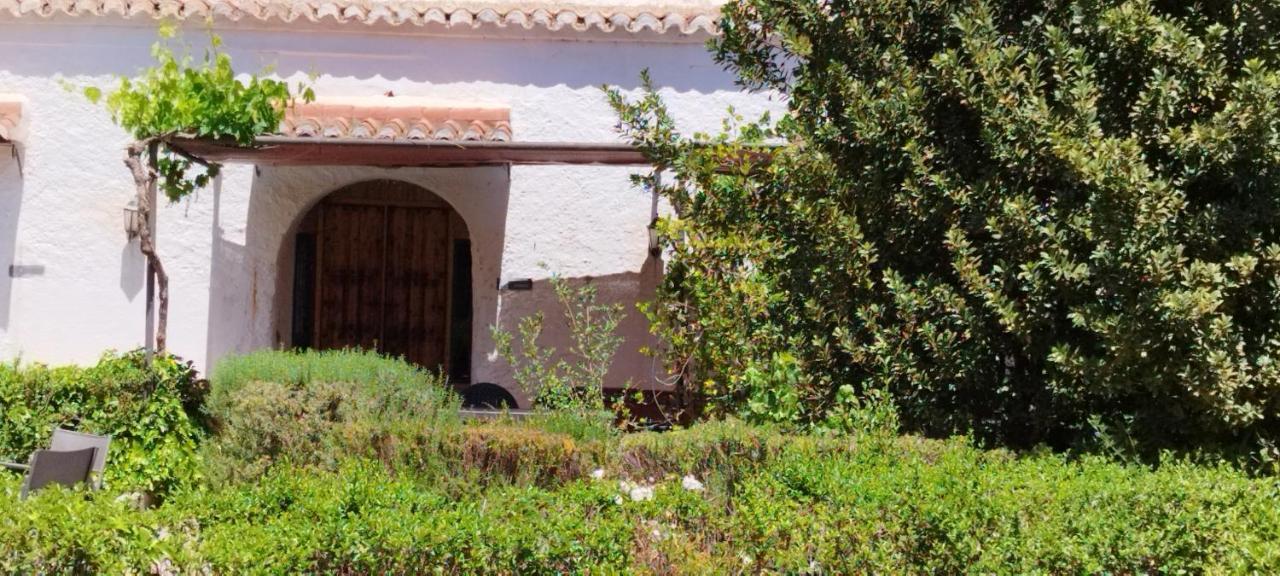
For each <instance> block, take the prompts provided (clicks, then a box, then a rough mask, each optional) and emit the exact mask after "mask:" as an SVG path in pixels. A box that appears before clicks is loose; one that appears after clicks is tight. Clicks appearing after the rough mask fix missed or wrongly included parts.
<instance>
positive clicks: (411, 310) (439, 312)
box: [315, 203, 449, 370]
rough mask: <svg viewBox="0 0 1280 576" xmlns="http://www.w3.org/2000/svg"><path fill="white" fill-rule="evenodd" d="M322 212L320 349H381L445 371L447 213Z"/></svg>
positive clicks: (332, 208)
mask: <svg viewBox="0 0 1280 576" xmlns="http://www.w3.org/2000/svg"><path fill="white" fill-rule="evenodd" d="M320 210H321V212H320V219H319V222H318V238H317V254H316V260H317V262H318V265H317V266H316V268H317V271H316V275H317V282H316V292H315V294H316V298H315V302H316V310H315V345H316V347H317V348H321V349H332V348H348V347H359V348H363V349H366V350H377V351H379V352H382V353H384V354H389V355H392V356H398V357H403V358H405V359H406V360H408V361H410V362H413V363H415V364H418V365H420V366H423V367H426V368H428V369H430V370H437V369H443V368H444V367H445V358H446V354H447V342H448V304H449V212H448V210H445V209H441V208H422V207H412V206H387V205H371V204H341V203H331V204H322V205H321V207H320Z"/></svg>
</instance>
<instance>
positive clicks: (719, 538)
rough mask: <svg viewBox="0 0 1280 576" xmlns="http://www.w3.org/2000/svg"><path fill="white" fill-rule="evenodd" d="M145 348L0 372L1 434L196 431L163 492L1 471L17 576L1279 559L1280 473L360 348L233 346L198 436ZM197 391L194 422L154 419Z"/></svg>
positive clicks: (1004, 567)
mask: <svg viewBox="0 0 1280 576" xmlns="http://www.w3.org/2000/svg"><path fill="white" fill-rule="evenodd" d="M137 360H138V359H137V358H136V357H133V356H131V355H125V356H108V357H106V358H105V359H104V361H103V363H101V364H100V365H99V366H97V367H93V368H87V369H62V368H59V369H52V370H50V369H47V368H44V367H40V366H35V367H31V368H24V369H21V370H18V369H9V370H8V371H7V372H6V371H0V398H3V399H4V401H5V402H6V404H5V405H4V408H5V416H6V420H5V421H4V422H2V423H0V431H2V435H0V439H4V441H5V442H8V444H4V445H3V448H4V449H5V450H8V451H10V452H21V451H22V450H25V449H26V448H27V447H28V446H31V445H35V444H37V443H40V442H42V441H43V440H42V439H43V438H46V437H47V430H46V428H47V427H48V426H51V425H53V424H55V423H64V422H70V421H78V422H79V423H80V424H82V425H84V426H86V427H88V428H89V429H96V428H95V427H98V426H101V427H103V428H101V429H103V430H108V431H115V432H114V433H117V434H118V436H117V438H118V439H119V440H118V441H119V442H120V445H121V446H124V447H125V448H123V449H122V450H121V452H119V453H116V452H113V456H112V460H111V462H109V464H108V469H109V470H110V469H113V468H114V467H119V469H118V471H116V472H113V474H124V473H126V472H127V473H130V474H134V473H136V467H135V466H134V464H133V463H134V462H135V460H133V459H132V458H133V456H130V455H134V454H139V455H140V456H139V458H141V460H138V461H141V462H147V460H146V458H147V455H148V453H147V452H145V448H146V447H148V446H164V445H166V444H167V443H170V442H172V441H173V439H175V438H176V439H182V438H189V441H187V442H186V443H185V444H182V446H183V447H184V448H183V450H182V451H181V452H179V454H181V455H182V456H183V458H186V459H187V464H186V465H185V466H184V467H181V468H172V470H181V471H182V472H183V473H184V474H186V476H184V478H188V479H187V480H185V481H182V482H176V481H175V482H169V483H168V484H166V486H167V487H168V488H167V489H168V494H167V497H166V498H165V499H163V501H162V503H161V504H160V506H158V507H156V508H152V509H139V508H137V507H136V504H135V501H136V499H135V498H133V497H132V495H130V494H127V493H126V490H130V489H132V488H133V487H134V486H135V485H136V484H137V483H131V482H126V481H123V480H118V481H115V482H109V486H108V489H107V490H105V491H102V492H97V493H85V492H68V491H65V490H60V489H49V490H46V491H42V492H40V493H38V494H37V495H36V496H35V497H33V498H32V499H30V500H28V501H25V502H19V501H17V497H16V495H17V490H18V485H19V482H20V478H19V477H18V476H17V475H14V474H8V473H0V574H103V573H105V574H131V573H132V574H196V573H199V574H209V573H213V574H242V573H247V574H296V573H331V574H428V573H430V574H436V573H445V574H552V573H554V574H561V573H588V572H590V573H605V574H612V573H635V574H743V573H752V574H756V573H786V574H850V573H852V574H859V573H889V574H938V573H946V574H949V573H1042V574H1080V573H1130V574H1134V573H1237V574H1245V573H1274V572H1278V571H1280V479H1278V478H1275V477H1266V478H1251V477H1249V476H1248V475H1246V474H1244V473H1242V472H1240V471H1238V470H1236V469H1233V468H1230V467H1228V466H1216V467H1215V466H1203V465H1195V464H1191V463H1187V462H1179V461H1173V462H1169V463H1166V464H1165V465H1163V466H1161V467H1159V468H1157V469H1150V468H1145V467H1141V466H1136V465H1124V464H1117V463H1111V462H1107V461H1105V460H1103V459H1100V458H1084V459H1078V460H1071V459H1067V458H1065V457H1063V456H1055V455H1046V454H1033V455H1027V456H1021V457H1020V456H1017V455H1014V454H1012V453H1009V452H1003V451H982V450H979V449H976V448H973V447H972V446H970V445H969V444H968V443H967V442H966V441H965V440H964V439H954V440H948V441H935V440H923V439H919V438H910V437H907V438H899V437H894V436H891V435H888V434H883V433H879V434H863V435H858V436H820V435H789V434H786V433H783V432H779V431H776V430H772V429H769V428H764V427H759V426H748V425H745V424H742V423H739V422H735V421H725V422H712V423H705V424H700V425H698V426H695V427H693V428H690V429H685V430H678V431H674V432H669V433H661V434H659V433H640V434H630V435H620V434H616V433H607V432H606V433H602V432H601V430H600V429H599V427H598V423H594V422H575V421H570V420H566V417H563V416H562V415H561V416H553V417H547V418H539V419H534V420H527V421H519V422H515V421H511V422H489V423H484V424H473V425H466V424H463V423H462V422H460V421H458V419H457V418H456V414H453V413H452V412H451V407H455V406H456V398H454V397H452V396H451V395H449V394H448V393H446V392H445V391H444V389H443V388H441V387H439V386H438V384H437V383H435V380H433V379H432V378H431V377H430V375H426V374H423V373H421V372H418V371H416V370H413V369H412V368H410V367H406V366H405V365H403V364H401V363H398V362H396V361H393V360H387V359H384V358H378V357H376V356H374V355H370V354H364V353H358V352H343V353H324V354H313V353H283V352H266V353H260V354H255V355H252V356H250V357H247V358H241V359H236V360H233V361H232V364H231V366H232V367H233V369H230V370H227V371H226V372H219V374H218V380H216V381H215V382H214V386H213V390H212V392H211V393H210V396H211V398H212V400H211V402H210V404H209V407H208V410H207V416H208V420H209V421H210V422H211V425H212V426H213V430H214V435H213V436H210V437H208V439H207V441H206V442H205V443H204V446H203V450H202V451H200V452H197V448H196V439H199V438H201V436H200V435H199V433H198V428H197V427H196V425H195V424H194V423H193V422H194V421H195V419H194V418H192V417H191V415H188V413H187V412H188V411H190V410H192V409H193V407H194V406H195V404H196V402H195V401H196V400H198V398H199V396H200V395H199V394H198V393H196V392H194V390H196V388H195V387H194V386H193V385H192V384H193V383H191V382H187V381H186V380H183V379H182V378H177V377H169V376H164V375H166V374H169V375H172V374H177V372H171V371H172V370H177V369H178V368H180V367H181V365H180V364H177V363H172V361H170V360H167V359H166V360H163V361H162V362H160V363H159V364H157V368H156V369H155V371H154V373H153V372H150V371H147V370H143V369H141V368H140V365H139V364H138V363H137ZM182 373H184V374H185V373H186V372H182ZM55 374H56V375H55ZM184 382H186V383H184ZM184 390H185V392H184ZM19 392H21V393H19ZM113 395H115V396H113ZM184 401H185V406H186V410H179V411H178V412H175V414H182V418H177V419H171V420H156V419H151V420H147V419H145V418H138V415H140V414H142V415H145V414H148V413H152V412H155V411H156V410H155V408H154V407H155V406H161V407H163V406H172V405H174V404H175V403H176V405H179V406H181V405H184ZM162 412H163V411H162ZM23 414H28V415H27V416H22V415H23ZM197 415H199V414H197ZM131 418H133V419H136V420H137V421H136V422H135V421H132V420H130V419H131ZM33 422H34V424H33ZM24 423H25V424H24ZM108 423H114V424H110V425H108ZM24 425H25V426H29V429H24V428H22V426H24ZM24 443H25V444H24ZM156 453H157V454H159V457H158V458H157V459H156V460H155V462H156V463H158V464H160V465H163V466H172V460H171V459H170V453H168V452H164V451H163V450H160V451H158V452H156ZM121 454H122V455H123V456H120V459H117V456H119V455H121ZM201 454H203V455H204V458H201V457H200V455H201ZM163 466H162V467H161V468H160V469H161V470H171V469H170V468H164V467H163ZM228 470H234V471H236V472H235V473H229V472H228ZM687 476H692V478H686V477H687ZM136 477H137V478H147V477H148V476H145V475H143V476H136ZM171 477H173V475H172V474H170V475H169V476H158V478H171ZM201 477H203V478H205V479H217V480H221V481H219V482H208V481H199V479H200V478H201ZM110 478H112V476H109V479H110ZM116 478H126V477H124V476H116Z"/></svg>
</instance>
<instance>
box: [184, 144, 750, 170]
mask: <svg viewBox="0 0 1280 576" xmlns="http://www.w3.org/2000/svg"><path fill="white" fill-rule="evenodd" d="M168 144H169V146H171V147H173V148H176V149H177V150H179V151H180V152H182V153H184V154H187V155H189V156H191V157H193V158H199V159H201V160H204V161H208V162H218V163H249V164H257V165H260V166H377V167H384V168H393V167H394V168H403V167H447V166H464V167H465V166H510V165H593V166H652V163H651V162H650V161H649V160H648V159H647V158H645V156H644V153H642V152H641V151H640V150H639V149H637V148H636V147H634V146H632V145H630V144H624V143H610V142H494V141H441V140H379V139H366V138H317V137H294V136H263V137H260V138H258V139H257V140H256V141H255V144H254V146H252V147H245V146H239V145H237V144H235V143H234V142H225V141H218V140H209V139H201V138H190V137H179V138H173V139H171V140H169V141H168ZM774 148H775V147H774V146H767V145H766V146H761V147H759V148H755V149H752V150H751V151H749V152H747V153H746V157H744V158H742V159H741V162H748V161H749V162H753V163H768V161H769V160H770V158H771V157H772V155H773V151H774ZM737 164H738V162H730V163H728V164H727V165H726V166H724V167H723V169H725V170H730V169H734V168H735V167H736V165H737Z"/></svg>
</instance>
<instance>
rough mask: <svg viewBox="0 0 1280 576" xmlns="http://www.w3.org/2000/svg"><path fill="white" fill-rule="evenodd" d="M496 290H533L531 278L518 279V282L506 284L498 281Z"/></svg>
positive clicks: (512, 281)
mask: <svg viewBox="0 0 1280 576" xmlns="http://www.w3.org/2000/svg"><path fill="white" fill-rule="evenodd" d="M498 290H533V279H532V278H520V279H518V280H507V283H506V284H503V283H502V279H501V278H499V279H498Z"/></svg>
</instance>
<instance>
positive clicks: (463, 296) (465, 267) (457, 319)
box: [449, 240, 471, 384]
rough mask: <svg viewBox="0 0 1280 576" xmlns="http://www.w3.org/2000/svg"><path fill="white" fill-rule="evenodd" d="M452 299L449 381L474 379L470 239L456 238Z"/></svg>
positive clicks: (451, 280) (464, 381)
mask: <svg viewBox="0 0 1280 576" xmlns="http://www.w3.org/2000/svg"><path fill="white" fill-rule="evenodd" d="M450 282H451V283H452V284H453V286H452V287H451V288H452V290H453V301H452V305H451V306H450V310H449V319H450V322H449V326H450V329H449V381H450V382H454V383H459V384H465V383H468V382H470V381H471V241H470V240H454V241H453V275H452V277H451V278H450Z"/></svg>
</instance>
